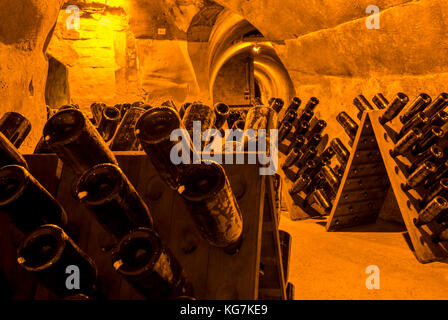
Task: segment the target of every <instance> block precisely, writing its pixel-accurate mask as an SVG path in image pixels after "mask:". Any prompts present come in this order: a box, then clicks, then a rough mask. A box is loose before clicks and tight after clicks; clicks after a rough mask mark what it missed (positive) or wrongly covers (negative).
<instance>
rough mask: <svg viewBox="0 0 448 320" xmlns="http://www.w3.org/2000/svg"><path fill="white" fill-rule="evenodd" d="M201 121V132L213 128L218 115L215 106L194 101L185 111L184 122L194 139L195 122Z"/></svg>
mask: <svg viewBox="0 0 448 320" xmlns="http://www.w3.org/2000/svg"><path fill="white" fill-rule="evenodd" d="M196 121H199V122H200V124H201V133H204V132H205V131H207V130H209V129H212V128H213V127H214V125H215V122H216V115H215V111H214V110H213V108H210V107H209V106H207V105H204V104H199V103H193V104H192V105H191V106H190V107H189V108H188V109H187V112H185V116H184V117H183V119H182V122H183V124H184V126H185V129H187V131H188V133H189V134H190V137H191V139H193V133H194V132H193V129H194V122H196Z"/></svg>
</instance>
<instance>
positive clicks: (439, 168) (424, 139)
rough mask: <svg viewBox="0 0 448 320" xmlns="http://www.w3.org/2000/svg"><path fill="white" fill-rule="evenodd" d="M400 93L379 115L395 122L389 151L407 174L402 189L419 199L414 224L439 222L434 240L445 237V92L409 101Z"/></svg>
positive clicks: (447, 161)
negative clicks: (396, 126) (395, 126)
mask: <svg viewBox="0 0 448 320" xmlns="http://www.w3.org/2000/svg"><path fill="white" fill-rule="evenodd" d="M408 102H409V99H408V97H407V96H406V95H405V94H403V93H399V94H398V95H397V96H396V97H395V99H394V101H392V102H391V103H390V104H389V105H388V107H387V108H386V110H385V113H384V115H383V116H382V117H381V118H380V122H381V124H383V125H387V124H388V123H389V122H391V121H393V120H394V119H395V121H394V122H395V123H397V124H398V126H399V130H397V132H396V135H395V137H394V139H395V148H394V149H393V150H391V151H390V154H391V155H392V157H394V158H395V160H396V162H397V164H399V165H400V166H401V167H402V168H403V171H404V174H405V176H406V178H407V181H406V183H404V184H403V185H402V188H403V190H404V191H406V192H408V193H409V194H410V195H412V196H413V197H415V198H416V199H418V200H419V217H418V218H417V219H415V221H414V222H415V225H416V226H417V227H421V226H423V225H428V224H432V223H434V224H438V225H439V228H438V229H439V230H442V231H441V232H438V233H436V234H434V235H433V242H434V243H439V242H442V241H448V135H447V134H446V133H447V132H448V113H447V112H448V109H447V106H448V94H447V93H441V94H440V95H439V96H438V97H437V98H436V99H435V100H432V98H431V97H430V96H429V95H427V94H425V93H422V94H420V95H419V96H418V97H417V98H416V99H415V100H414V101H412V102H411V103H408Z"/></svg>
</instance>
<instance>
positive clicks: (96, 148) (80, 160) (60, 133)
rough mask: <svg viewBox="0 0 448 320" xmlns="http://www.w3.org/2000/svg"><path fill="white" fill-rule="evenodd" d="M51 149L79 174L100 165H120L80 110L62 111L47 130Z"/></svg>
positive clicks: (51, 120) (45, 133)
mask: <svg viewBox="0 0 448 320" xmlns="http://www.w3.org/2000/svg"><path fill="white" fill-rule="evenodd" d="M44 137H45V140H46V141H47V143H48V145H49V146H50V147H51V149H53V151H54V152H55V153H56V154H57V155H58V157H59V158H61V159H62V161H63V162H64V164H66V165H68V166H70V167H71V168H72V169H73V170H74V171H75V173H76V174H82V173H83V172H84V171H86V170H88V169H90V168H91V167H93V166H95V165H97V164H100V163H113V164H118V162H117V159H116V158H115V156H114V154H113V153H112V151H110V149H109V148H108V147H107V145H106V143H105V142H104V139H103V138H102V137H101V136H100V134H99V133H98V131H97V130H96V129H95V127H94V126H93V124H92V123H91V122H90V120H89V119H87V117H86V116H85V115H84V114H83V113H82V112H81V111H79V110H76V109H66V110H63V111H59V112H58V113H56V114H55V115H54V116H53V117H51V118H50V120H48V121H47V123H46V124H45V127H44Z"/></svg>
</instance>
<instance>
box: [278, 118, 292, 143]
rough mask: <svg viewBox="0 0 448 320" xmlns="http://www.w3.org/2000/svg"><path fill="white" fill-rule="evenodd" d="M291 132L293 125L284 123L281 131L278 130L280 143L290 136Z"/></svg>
mask: <svg viewBox="0 0 448 320" xmlns="http://www.w3.org/2000/svg"><path fill="white" fill-rule="evenodd" d="M291 130H292V124H290V123H289V122H285V123H283V124H282V125H281V126H280V129H279V130H278V141H279V142H283V141H284V140H285V139H286V137H287V136H288V135H289V133H290V132H291Z"/></svg>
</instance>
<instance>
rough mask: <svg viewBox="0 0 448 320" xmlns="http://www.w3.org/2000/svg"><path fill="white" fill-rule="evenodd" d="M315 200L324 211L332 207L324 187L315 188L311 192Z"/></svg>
mask: <svg viewBox="0 0 448 320" xmlns="http://www.w3.org/2000/svg"><path fill="white" fill-rule="evenodd" d="M313 197H314V200H315V202H316V203H317V204H318V205H319V206H321V207H322V208H323V209H324V210H325V211H329V210H331V208H332V203H331V197H330V196H329V195H328V194H327V192H326V191H325V190H324V189H316V190H314V192H313Z"/></svg>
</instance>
